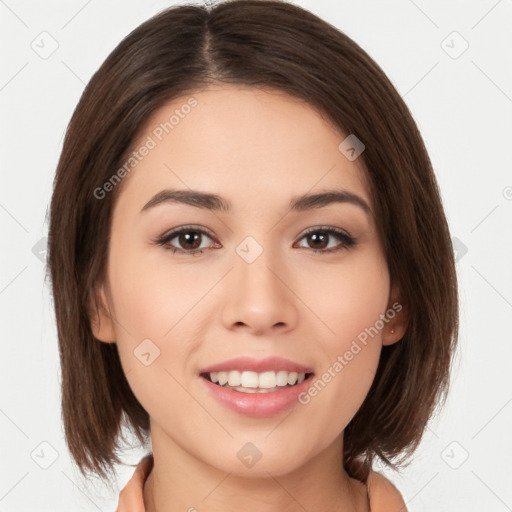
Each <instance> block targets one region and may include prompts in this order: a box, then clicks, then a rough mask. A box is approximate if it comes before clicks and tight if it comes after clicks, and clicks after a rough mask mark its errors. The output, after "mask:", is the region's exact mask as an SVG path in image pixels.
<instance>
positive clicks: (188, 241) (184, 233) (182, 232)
mask: <svg viewBox="0 0 512 512" xmlns="http://www.w3.org/2000/svg"><path fill="white" fill-rule="evenodd" d="M204 236H206V237H207V238H210V239H211V238H212V237H211V236H210V235H209V234H208V233H207V232H206V231H205V230H204V229H202V228H199V227H197V226H182V227H181V228H179V229H175V230H174V231H171V232H170V233H167V234H165V235H163V236H162V237H160V238H159V239H158V240H155V243H156V244H158V245H161V246H163V247H164V248H165V249H168V250H170V251H172V252H173V254H174V253H176V252H180V253H183V254H187V255H194V254H201V253H202V252H203V249H207V248H208V247H209V246H208V245H206V246H203V247H201V245H202V244H201V241H202V240H201V239H202V238H203V237H204ZM175 238H176V242H175V243H178V244H179V245H181V247H176V246H175V245H173V244H171V241H172V240H174V239H175ZM215 243H216V242H215ZM210 246H211V244H210Z"/></svg>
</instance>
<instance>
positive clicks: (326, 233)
mask: <svg viewBox="0 0 512 512" xmlns="http://www.w3.org/2000/svg"><path fill="white" fill-rule="evenodd" d="M204 237H206V238H208V239H210V240H213V248H219V247H221V245H220V244H219V243H218V242H217V241H216V240H214V238H213V235H211V234H210V233H209V232H208V231H206V230H205V229H203V228H200V227H198V226H182V227H181V228H178V229H175V230H173V231H171V232H170V233H166V234H164V235H162V236H161V237H160V238H158V239H157V240H155V241H154V243H156V244H157V245H161V246H163V247H164V248H165V249H167V250H170V251H172V252H173V254H175V253H176V252H178V253H181V254H186V255H192V256H194V255H195V254H201V253H202V252H203V250H204V249H208V248H212V244H211V243H210V244H206V245H202V243H201V242H202V241H203V238H204ZM174 239H176V241H175V242H174V243H172V241H173V240H174ZM302 239H306V240H307V243H308V244H312V245H313V247H309V249H311V250H312V251H313V252H315V253H333V252H339V251H342V250H346V249H350V248H351V247H353V246H354V245H356V243H357V240H356V239H355V238H354V237H352V236H351V235H349V234H348V233H347V232H346V231H344V230H342V229H339V228H334V227H330V226H317V227H313V228H310V229H309V230H307V231H306V232H305V233H304V234H303V235H302V237H301V238H300V240H302ZM333 240H338V244H335V245H334V246H332V245H331V247H329V245H330V242H331V241H333ZM175 244H178V245H179V246H178V247H177V246H176V245H175ZM299 247H303V248H306V249H308V247H304V246H299Z"/></svg>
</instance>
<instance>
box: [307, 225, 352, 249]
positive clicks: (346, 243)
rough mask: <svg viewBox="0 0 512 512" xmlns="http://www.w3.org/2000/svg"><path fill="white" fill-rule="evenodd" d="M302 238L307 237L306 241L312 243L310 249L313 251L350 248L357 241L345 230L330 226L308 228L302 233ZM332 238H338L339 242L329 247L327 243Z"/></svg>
mask: <svg viewBox="0 0 512 512" xmlns="http://www.w3.org/2000/svg"><path fill="white" fill-rule="evenodd" d="M304 238H306V239H307V242H308V243H312V244H313V246H314V247H312V248H311V250H312V251H313V252H315V253H316V252H320V253H332V252H339V251H342V250H345V249H350V248H351V247H353V246H354V245H356V243H357V241H356V239H355V238H354V237H352V236H350V235H349V234H348V233H347V232H346V231H344V230H342V229H339V228H334V227H330V226H320V227H314V228H310V229H308V230H307V231H306V232H305V233H304V234H303V235H302V238H301V240H302V239H304ZM333 238H334V239H338V240H339V241H340V242H341V243H338V244H337V245H334V247H333V246H331V247H330V248H329V244H330V242H331V240H332V239H333Z"/></svg>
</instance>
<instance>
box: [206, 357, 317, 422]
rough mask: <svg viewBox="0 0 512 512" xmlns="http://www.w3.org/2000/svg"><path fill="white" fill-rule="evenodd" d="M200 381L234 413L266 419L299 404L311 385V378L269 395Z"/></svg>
mask: <svg viewBox="0 0 512 512" xmlns="http://www.w3.org/2000/svg"><path fill="white" fill-rule="evenodd" d="M231 368H232V367H231ZM200 381H201V382H203V383H204V384H203V385H204V386H206V391H207V392H208V393H209V394H210V396H212V397H213V398H215V399H216V400H217V401H218V402H220V403H221V404H222V405H224V406H226V407H228V408H229V409H231V410H232V411H235V412H237V413H239V414H243V415H245V416H254V417H260V418H264V417H271V416H275V415H276V414H279V413H280V412H283V411H285V410H287V409H289V408H290V407H292V406H293V405H294V404H297V403H299V400H298V397H299V395H300V394H301V393H303V392H304V391H306V389H307V388H308V387H309V386H310V385H311V376H310V378H307V379H306V380H304V381H303V382H301V383H300V384H297V385H295V386H290V387H283V388H281V389H279V391H271V392H269V393H243V392H241V391H234V390H232V389H228V388H223V387H222V386H219V385H217V384H214V383H213V382H210V381H209V380H208V379H207V378H205V377H201V378H200Z"/></svg>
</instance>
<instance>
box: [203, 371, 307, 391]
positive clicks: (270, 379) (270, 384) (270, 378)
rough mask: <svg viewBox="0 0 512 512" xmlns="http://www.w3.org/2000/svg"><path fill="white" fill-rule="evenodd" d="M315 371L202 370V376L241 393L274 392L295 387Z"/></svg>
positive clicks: (217, 384)
mask: <svg viewBox="0 0 512 512" xmlns="http://www.w3.org/2000/svg"><path fill="white" fill-rule="evenodd" d="M313 375H314V373H313V372H293V371H286V370H280V371H265V372H255V371H250V370H245V371H238V370H229V371H218V372H202V373H200V376H201V377H202V378H204V379H206V380H207V381H209V382H211V383H212V384H215V385H216V386H219V387H222V388H225V389H230V390H232V391H238V392H240V393H274V392H276V391H281V390H283V389H285V388H293V387H295V386H298V385H300V384H302V383H303V382H304V381H305V380H308V379H310V378H311V377H312V376H313Z"/></svg>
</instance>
